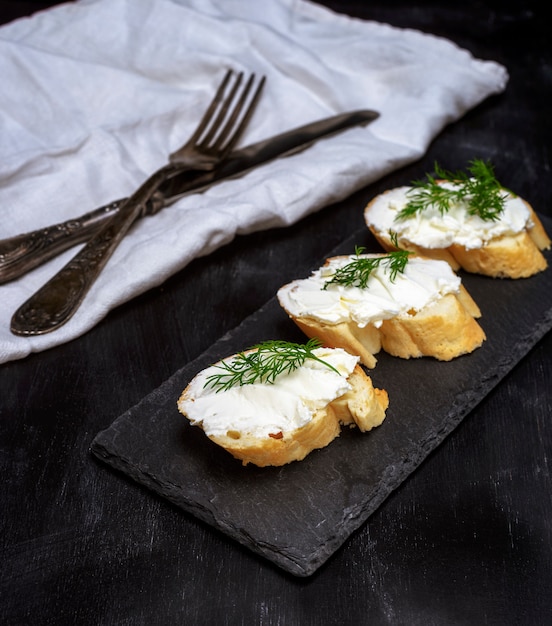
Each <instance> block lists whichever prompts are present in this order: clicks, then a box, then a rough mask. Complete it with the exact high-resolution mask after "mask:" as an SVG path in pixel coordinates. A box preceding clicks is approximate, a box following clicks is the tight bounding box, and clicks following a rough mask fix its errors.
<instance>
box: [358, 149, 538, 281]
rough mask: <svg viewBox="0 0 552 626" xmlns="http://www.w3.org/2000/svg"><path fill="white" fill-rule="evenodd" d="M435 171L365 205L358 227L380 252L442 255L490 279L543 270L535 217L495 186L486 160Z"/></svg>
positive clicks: (456, 265) (528, 207)
mask: <svg viewBox="0 0 552 626" xmlns="http://www.w3.org/2000/svg"><path fill="white" fill-rule="evenodd" d="M435 172H436V175H435V177H433V176H431V175H429V174H428V175H427V180H425V181H417V182H414V183H413V184H412V186H404V187H397V188H395V189H391V190H388V191H386V192H384V193H382V194H380V195H378V196H376V197H375V198H374V199H373V200H372V201H371V202H369V203H368V205H367V206H366V208H365V210H364V218H365V221H366V224H367V226H368V228H369V229H370V231H371V232H372V233H373V235H374V236H375V237H376V239H377V240H378V241H379V242H380V244H381V245H382V246H383V248H384V250H393V249H395V248H396V247H400V248H403V249H406V250H411V251H414V252H416V253H418V254H421V255H423V256H426V257H430V258H434V259H443V260H445V261H447V262H448V263H449V264H450V266H451V267H452V268H453V269H454V270H455V271H456V270H459V269H463V270H466V271H468V272H472V273H475V274H483V275H485V276H491V277H495V278H526V277H528V276H532V275H533V274H536V273H537V272H541V271H542V270H544V269H546V267H547V262H546V259H545V258H544V256H543V254H542V250H546V249H548V248H550V239H549V237H548V235H547V234H546V231H545V230H544V227H543V225H542V223H541V221H540V220H539V218H538V216H537V215H536V213H535V211H534V210H533V208H532V207H531V205H530V204H529V203H528V202H527V201H525V200H523V199H522V198H520V197H518V196H516V195H515V194H514V193H512V192H510V191H508V190H507V189H505V188H503V187H502V186H501V185H500V183H499V182H498V181H497V180H496V178H495V175H494V171H493V168H492V166H491V165H490V164H489V163H487V162H484V161H481V160H477V159H476V160H474V161H472V162H471V164H470V167H469V168H468V173H467V174H466V173H463V172H456V173H452V172H448V171H445V170H443V169H441V168H440V167H439V166H438V165H437V164H436V165H435ZM393 237H395V239H393Z"/></svg>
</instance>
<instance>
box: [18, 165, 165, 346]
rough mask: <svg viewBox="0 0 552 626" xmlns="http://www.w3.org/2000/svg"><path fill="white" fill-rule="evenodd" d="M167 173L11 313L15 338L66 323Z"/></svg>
mask: <svg viewBox="0 0 552 626" xmlns="http://www.w3.org/2000/svg"><path fill="white" fill-rule="evenodd" d="M165 178H166V172H164V171H158V172H156V173H155V174H154V175H153V176H150V178H148V179H147V180H146V181H145V182H144V183H143V184H142V185H141V186H140V187H139V188H138V190H137V191H136V192H135V193H134V194H132V196H130V197H129V198H128V199H127V200H126V201H124V203H123V204H122V205H121V206H120V208H119V210H118V212H117V213H115V215H114V216H113V217H112V218H111V219H110V220H109V221H108V222H107V224H105V225H104V226H103V227H102V228H101V229H100V230H99V231H98V232H97V233H95V234H94V235H92V237H91V238H90V240H89V241H88V243H87V244H86V245H85V246H84V248H82V250H80V252H78V253H77V254H76V255H75V256H74V257H73V258H72V259H71V260H70V261H69V262H68V263H67V264H66V265H65V266H64V267H63V268H62V269H61V270H60V271H59V272H58V273H57V274H56V275H55V276H53V277H52V278H51V279H50V280H49V281H48V282H47V283H46V284H45V285H44V286H43V287H41V288H40V289H39V290H38V291H37V292H36V293H35V294H34V295H32V296H31V297H30V298H29V299H28V300H27V301H26V302H24V303H23V304H22V305H21V306H20V307H19V308H18V309H17V311H16V312H15V313H14V314H13V317H12V320H11V331H12V333H14V334H16V335H21V336H29V335H42V334H45V333H48V332H51V331H53V330H56V329H57V328H59V327H60V326H62V325H63V324H65V323H66V322H67V321H68V320H69V319H70V318H71V317H72V316H73V314H74V313H75V311H76V310H77V309H78V308H79V306H80V304H81V302H82V301H83V299H84V297H85V296H86V294H87V293H88V291H89V289H90V287H91V286H92V285H93V284H94V282H95V281H96V279H97V277H98V276H99V274H100V272H101V271H102V269H103V267H104V266H105V264H106V263H107V261H108V260H109V258H110V257H111V255H112V254H113V252H114V250H115V248H116V247H117V246H118V245H119V242H120V241H121V240H122V239H123V237H124V236H125V234H126V232H127V231H128V229H129V228H130V227H131V226H132V224H133V223H134V221H135V220H136V219H137V218H138V217H139V216H140V214H141V213H142V211H143V210H144V208H145V205H146V203H147V202H148V200H149V199H150V198H151V197H152V195H153V194H154V193H155V192H156V191H157V189H158V188H159V185H160V184H161V183H162V182H163V181H164V180H165Z"/></svg>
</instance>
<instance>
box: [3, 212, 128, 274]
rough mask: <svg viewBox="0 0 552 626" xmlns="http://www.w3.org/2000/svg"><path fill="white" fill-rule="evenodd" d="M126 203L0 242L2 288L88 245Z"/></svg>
mask: <svg viewBox="0 0 552 626" xmlns="http://www.w3.org/2000/svg"><path fill="white" fill-rule="evenodd" d="M122 202H123V200H115V201H114V202H111V203H110V204H106V205H105V206H102V207H100V208H98V209H95V210H94V211H90V212H89V213H85V214H84V215H81V216H80V217H78V218H74V219H70V220H67V221H66V222H61V223H59V224H54V225H53V226H48V227H46V228H40V229H37V230H33V231H31V232H28V233H24V234H22V235H16V236H15V237H10V238H8V239H2V240H0V285H2V284H4V283H7V282H9V281H10V280H14V279H16V278H19V277H20V276H23V274H26V273H27V272H29V271H30V270H32V269H34V268H35V267H38V266H39V265H41V264H42V263H45V262H46V261H49V260H50V259H51V258H53V257H54V256H56V255H58V254H60V253H61V252H64V251H65V250H67V249H69V248H71V247H72V246H75V245H77V244H79V243H82V242H83V241H86V240H87V239H88V238H89V237H90V236H91V235H92V234H94V233H95V232H96V231H98V230H99V229H100V228H101V227H102V225H103V224H105V223H106V221H107V220H109V219H110V218H111V217H112V216H113V215H114V214H115V213H116V212H117V211H118V210H119V207H120V206H121V203H122Z"/></svg>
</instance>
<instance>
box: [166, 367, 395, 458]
mask: <svg viewBox="0 0 552 626" xmlns="http://www.w3.org/2000/svg"><path fill="white" fill-rule="evenodd" d="M348 381H349V383H350V384H351V387H352V388H351V390H349V391H347V392H346V393H345V394H343V395H342V396H340V397H339V398H337V399H336V400H333V401H332V402H330V403H329V404H328V405H327V406H326V407H325V408H323V409H321V410H319V411H317V412H316V413H315V414H314V416H313V418H312V420H310V421H309V422H308V423H307V424H305V425H304V426H302V427H301V428H297V429H295V430H292V431H289V432H281V433H278V434H277V435H269V436H267V437H262V438H260V437H252V436H247V435H244V434H242V433H238V432H229V433H227V434H226V435H223V436H220V435H218V436H211V435H208V437H209V439H211V441H213V442H214V443H216V444H217V445H219V446H220V447H222V448H224V449H225V450H226V451H227V452H229V453H230V454H231V455H232V456H234V457H235V458H236V459H238V460H240V461H241V462H242V465H247V464H249V463H251V464H253V465H256V466H258V467H268V466H281V465H286V464H288V463H291V462H293V461H301V460H303V459H304V458H305V457H306V456H307V455H308V454H309V453H310V452H312V451H313V450H316V449H320V448H324V447H325V446H327V445H328V444H329V443H330V442H332V441H333V440H334V439H335V438H336V437H338V436H339V433H340V431H341V426H342V425H347V426H351V427H353V426H358V427H359V429H360V430H361V431H362V432H365V431H368V430H371V429H372V428H374V427H375V426H379V425H380V424H381V423H382V422H383V420H384V419H385V411H386V410H387V407H388V405H389V398H388V395H387V392H386V391H385V390H383V389H375V388H374V387H373V385H372V380H371V379H370V377H369V376H367V375H366V373H365V372H364V370H363V369H362V368H361V367H360V366H359V365H356V366H355V368H354V370H353V372H352V373H351V375H350V376H349V378H348ZM189 393H190V385H188V386H187V387H186V389H184V391H183V392H182V394H181V396H180V398H179V400H178V403H177V405H178V409H179V411H180V412H181V413H182V414H183V415H186V413H185V411H184V410H183V402H184V401H185V400H187V399H189Z"/></svg>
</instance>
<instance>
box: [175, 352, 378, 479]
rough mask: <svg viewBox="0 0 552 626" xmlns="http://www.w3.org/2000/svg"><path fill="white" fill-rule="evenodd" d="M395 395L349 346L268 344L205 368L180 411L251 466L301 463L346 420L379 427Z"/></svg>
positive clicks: (190, 386) (362, 426)
mask: <svg viewBox="0 0 552 626" xmlns="http://www.w3.org/2000/svg"><path fill="white" fill-rule="evenodd" d="M387 406H388V397H387V392H386V391H385V390H381V389H375V388H374V387H373V385H372V381H371V379H370V377H368V376H367V375H366V373H365V372H364V370H363V369H362V368H361V367H360V366H359V365H358V357H356V356H352V355H350V354H347V353H346V352H345V351H344V350H341V349H332V348H322V347H320V343H319V342H318V341H316V340H310V341H308V342H307V343H306V344H296V343H290V342H285V341H267V342H263V343H261V344H258V345H257V346H253V347H252V348H250V349H248V350H246V351H244V352H240V353H238V354H234V355H232V356H230V357H228V358H226V359H223V360H222V361H220V362H218V363H216V364H214V365H211V366H210V367H208V368H206V369H204V370H202V371H201V372H199V373H198V374H197V375H196V376H195V377H194V378H193V379H192V380H191V382H190V383H189V384H188V386H187V387H186V389H185V390H184V391H183V393H182V395H181V396H180V398H179V400H178V409H179V411H180V412H181V413H183V414H184V415H185V416H186V417H187V418H188V420H189V421H190V422H191V423H192V425H195V426H199V427H201V428H202V429H203V430H204V431H205V434H206V435H207V436H208V437H209V439H211V440H212V441H214V442H215V443H216V444H218V445H219V446H221V447H222V448H224V449H225V450H227V451H228V452H229V453H230V454H232V455H233V456H234V457H236V458H237V459H239V460H241V461H242V463H243V465H247V464H248V463H252V464H254V465H258V466H259V467H265V466H269V465H277V466H278V465H285V464H286V463H290V462H291V461H300V460H302V459H304V458H305V456H307V454H309V453H310V452H312V451H313V450H315V449H317V448H323V447H325V446H327V445H328V444H329V443H330V442H331V441H332V440H333V439H335V437H337V436H338V435H339V433H340V429H341V426H342V425H348V426H357V427H358V428H359V429H360V430H361V431H363V432H364V431H368V430H370V429H372V428H373V427H375V426H379V425H380V424H381V423H382V422H383V420H384V418H385V411H386V410H387Z"/></svg>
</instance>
